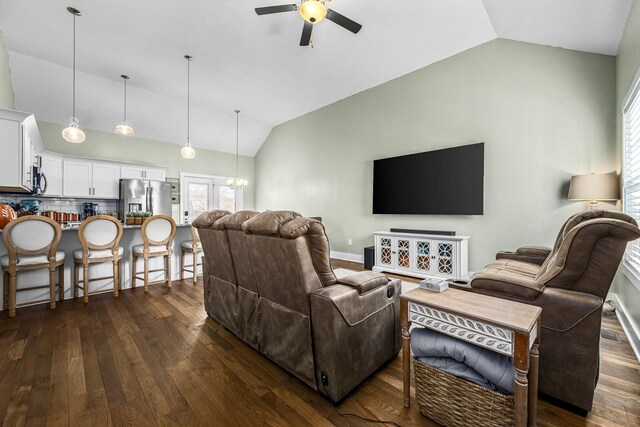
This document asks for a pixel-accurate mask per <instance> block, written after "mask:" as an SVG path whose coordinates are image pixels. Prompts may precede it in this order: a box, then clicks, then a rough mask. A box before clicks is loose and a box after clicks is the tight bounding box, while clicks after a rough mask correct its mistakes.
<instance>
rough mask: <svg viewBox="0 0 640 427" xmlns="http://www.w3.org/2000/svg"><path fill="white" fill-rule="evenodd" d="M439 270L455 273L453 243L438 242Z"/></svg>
mask: <svg viewBox="0 0 640 427" xmlns="http://www.w3.org/2000/svg"><path fill="white" fill-rule="evenodd" d="M438 272H440V273H443V274H453V244H451V243H438Z"/></svg>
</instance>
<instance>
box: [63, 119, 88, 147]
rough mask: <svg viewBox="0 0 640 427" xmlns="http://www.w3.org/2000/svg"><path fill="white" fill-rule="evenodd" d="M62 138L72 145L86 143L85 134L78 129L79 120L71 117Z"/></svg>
mask: <svg viewBox="0 0 640 427" xmlns="http://www.w3.org/2000/svg"><path fill="white" fill-rule="evenodd" d="M62 137H63V138H64V140H65V141H67V142H70V143H72V144H80V143H81V142H82V141H84V132H83V131H82V129H80V128H79V127H78V119H77V118H75V117H71V118H70V119H69V126H67V127H66V128H64V130H63V131H62Z"/></svg>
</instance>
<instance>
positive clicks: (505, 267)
mask: <svg viewBox="0 0 640 427" xmlns="http://www.w3.org/2000/svg"><path fill="white" fill-rule="evenodd" d="M639 237H640V229H639V228H638V225H637V223H636V221H635V220H634V219H633V218H631V217H630V216H628V215H626V214H624V213H621V212H614V211H587V212H581V213H578V214H576V215H573V216H572V217H570V218H569V219H568V220H567V222H566V223H565V224H564V226H563V227H562V229H561V230H560V233H559V234H558V237H557V239H556V242H555V245H554V247H553V248H542V247H522V248H520V249H518V250H517V251H516V252H499V253H498V254H497V257H496V261H495V262H494V263H493V264H490V265H488V266H486V267H485V268H484V269H483V270H482V271H480V272H479V273H477V274H475V275H474V276H473V278H472V280H471V283H470V285H471V289H470V290H471V291H473V292H478V293H483V294H487V295H492V296H497V297H500V298H506V299H510V300H514V301H519V302H524V303H527V304H532V305H536V306H539V307H542V332H541V342H540V372H539V381H540V383H539V386H540V392H541V393H543V394H545V395H548V396H550V397H552V398H556V399H559V400H561V401H564V402H566V403H568V404H570V405H572V406H574V407H576V408H579V409H582V410H585V411H589V410H591V406H592V403H593V394H594V391H595V387H596V384H597V382H598V370H599V353H600V352H599V346H600V323H601V316H602V304H603V299H604V298H605V296H606V295H607V292H608V291H609V287H610V286H611V282H612V280H613V277H614V275H615V274H616V271H617V270H618V265H619V264H620V261H621V259H622V256H623V254H624V251H625V248H626V246H627V242H629V241H632V240H635V239H637V238H639Z"/></svg>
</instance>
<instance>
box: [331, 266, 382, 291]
mask: <svg viewBox="0 0 640 427" xmlns="http://www.w3.org/2000/svg"><path fill="white" fill-rule="evenodd" d="M389 281H390V279H389V278H388V277H387V276H385V275H384V274H382V273H377V272H375V271H360V272H358V273H354V274H350V275H348V276H344V277H342V278H340V279H338V284H340V285H347V286H350V287H352V288H354V289H355V290H356V291H358V294H360V295H362V294H364V293H367V292H369V291H371V290H373V289H376V288H379V287H380V286H384V285H386V284H388V283H389Z"/></svg>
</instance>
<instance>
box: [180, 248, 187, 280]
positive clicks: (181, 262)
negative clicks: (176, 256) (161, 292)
mask: <svg viewBox="0 0 640 427" xmlns="http://www.w3.org/2000/svg"><path fill="white" fill-rule="evenodd" d="M185 255H186V254H185V252H184V248H180V280H184V258H185Z"/></svg>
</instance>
